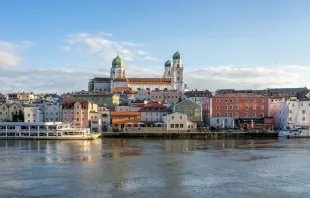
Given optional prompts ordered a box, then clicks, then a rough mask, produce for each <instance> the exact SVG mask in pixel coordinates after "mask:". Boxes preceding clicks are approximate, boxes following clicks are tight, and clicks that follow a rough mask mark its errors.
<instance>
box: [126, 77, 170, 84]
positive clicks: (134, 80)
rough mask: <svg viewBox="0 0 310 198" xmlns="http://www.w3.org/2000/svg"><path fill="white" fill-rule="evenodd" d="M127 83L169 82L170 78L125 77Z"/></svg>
mask: <svg viewBox="0 0 310 198" xmlns="http://www.w3.org/2000/svg"><path fill="white" fill-rule="evenodd" d="M127 82H128V84H171V79H170V78H127Z"/></svg>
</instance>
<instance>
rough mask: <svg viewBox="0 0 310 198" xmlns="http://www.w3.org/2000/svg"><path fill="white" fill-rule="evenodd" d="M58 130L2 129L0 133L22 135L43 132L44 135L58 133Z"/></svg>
mask: <svg viewBox="0 0 310 198" xmlns="http://www.w3.org/2000/svg"><path fill="white" fill-rule="evenodd" d="M56 131H57V130H56V129H39V130H38V129H30V130H29V129H0V132H9V133H10V132H22V133H24V132H25V133H29V132H34V133H38V132H42V133H47V132H51V133H52V132H56Z"/></svg>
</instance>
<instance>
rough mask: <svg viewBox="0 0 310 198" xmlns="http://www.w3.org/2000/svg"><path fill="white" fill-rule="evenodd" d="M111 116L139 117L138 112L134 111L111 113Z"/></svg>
mask: <svg viewBox="0 0 310 198" xmlns="http://www.w3.org/2000/svg"><path fill="white" fill-rule="evenodd" d="M111 115H112V116H127V115H133V116H139V115H140V112H136V111H112V112H111Z"/></svg>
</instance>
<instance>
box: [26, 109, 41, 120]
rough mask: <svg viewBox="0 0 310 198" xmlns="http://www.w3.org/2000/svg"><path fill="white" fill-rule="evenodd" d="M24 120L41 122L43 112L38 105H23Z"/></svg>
mask: <svg viewBox="0 0 310 198" xmlns="http://www.w3.org/2000/svg"><path fill="white" fill-rule="evenodd" d="M24 122H43V113H42V111H41V110H40V109H39V108H38V107H24Z"/></svg>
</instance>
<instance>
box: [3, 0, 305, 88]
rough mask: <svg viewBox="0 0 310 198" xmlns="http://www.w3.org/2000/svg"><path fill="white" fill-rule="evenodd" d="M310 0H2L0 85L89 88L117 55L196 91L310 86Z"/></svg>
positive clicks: (131, 69) (132, 69)
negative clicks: (179, 72)
mask: <svg viewBox="0 0 310 198" xmlns="http://www.w3.org/2000/svg"><path fill="white" fill-rule="evenodd" d="M309 10H310V1H309V0H250V1H249V0H191V1H185V0H184V1H180V0H178V1H177V0H156V1H145V0H131V1H128V0H118V1H102V0H45V1H37V0H27V1H20V0H1V3H0V24H1V26H0V93H8V92H17V91H26V92H28V91H34V92H61V93H62V92H71V91H79V90H87V83H88V80H89V79H91V78H93V77H108V76H109V72H110V68H111V62H112V60H113V58H115V57H116V55H117V54H119V55H120V57H121V58H123V59H124V62H125V68H126V76H127V77H162V75H163V72H164V63H165V62H166V61H167V60H168V59H172V55H173V54H174V53H175V52H176V51H179V52H180V53H181V55H182V57H183V64H184V68H185V69H184V80H185V83H186V84H187V85H188V86H189V89H199V90H205V89H208V90H210V91H214V90H216V89H227V88H234V89H265V88H268V87H269V88H271V87H304V86H307V87H310V78H309V76H310V36H309V35H310V12H309Z"/></svg>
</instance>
